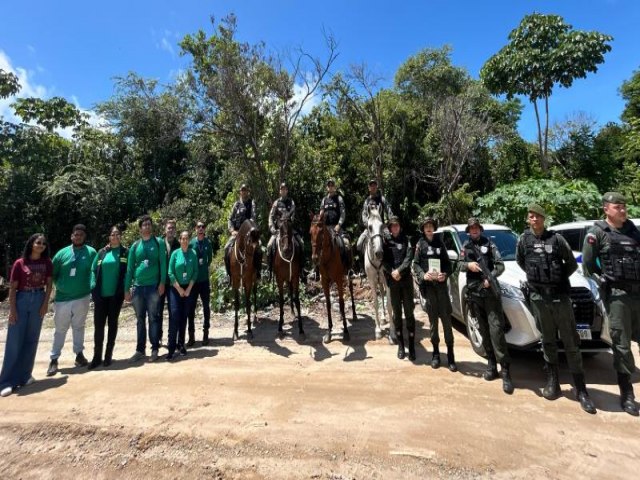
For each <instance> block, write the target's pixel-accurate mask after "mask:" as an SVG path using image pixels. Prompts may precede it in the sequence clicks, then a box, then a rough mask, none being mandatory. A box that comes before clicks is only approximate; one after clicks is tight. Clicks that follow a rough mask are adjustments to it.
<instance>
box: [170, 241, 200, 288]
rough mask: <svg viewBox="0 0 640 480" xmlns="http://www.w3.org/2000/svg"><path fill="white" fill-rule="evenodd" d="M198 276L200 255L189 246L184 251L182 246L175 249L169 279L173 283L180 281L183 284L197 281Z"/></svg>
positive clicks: (171, 259)
mask: <svg viewBox="0 0 640 480" xmlns="http://www.w3.org/2000/svg"><path fill="white" fill-rule="evenodd" d="M197 277H198V256H197V255H196V252H194V251H193V250H192V249H190V248H188V249H187V251H186V252H183V251H182V249H181V248H179V249H178V250H174V252H173V253H172V254H171V258H170V259H169V280H171V285H173V284H174V283H176V282H178V283H179V284H180V285H181V286H185V285H188V284H189V283H190V282H192V281H193V282H195V281H196V279H197Z"/></svg>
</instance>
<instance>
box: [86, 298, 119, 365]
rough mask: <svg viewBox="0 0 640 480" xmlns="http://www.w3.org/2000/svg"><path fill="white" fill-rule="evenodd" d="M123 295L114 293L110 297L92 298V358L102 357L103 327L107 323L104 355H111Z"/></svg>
mask: <svg viewBox="0 0 640 480" xmlns="http://www.w3.org/2000/svg"><path fill="white" fill-rule="evenodd" d="M123 301H124V296H122V295H114V296H111V297H99V296H96V298H95V299H94V305H95V311H94V315H93V322H94V326H95V330H94V334H93V342H94V353H93V356H94V358H99V359H102V345H103V343H104V327H105V325H108V327H109V330H108V333H107V348H106V351H105V357H107V358H111V356H112V355H113V347H114V345H115V343H116V335H117V334H118V317H119V316H120V309H121V308H122V302H123Z"/></svg>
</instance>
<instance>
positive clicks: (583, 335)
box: [576, 325, 592, 340]
mask: <svg viewBox="0 0 640 480" xmlns="http://www.w3.org/2000/svg"><path fill="white" fill-rule="evenodd" d="M576 330H577V331H578V336H579V337H580V340H591V339H592V337H591V329H590V328H589V326H588V325H584V326H583V325H578V326H577V327H576Z"/></svg>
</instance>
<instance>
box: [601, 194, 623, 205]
mask: <svg viewBox="0 0 640 480" xmlns="http://www.w3.org/2000/svg"><path fill="white" fill-rule="evenodd" d="M602 203H615V204H622V205H626V204H627V199H626V198H624V196H623V195H622V194H621V193H619V192H607V193H605V194H604V195H603V196H602Z"/></svg>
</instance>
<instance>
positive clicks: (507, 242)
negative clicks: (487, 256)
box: [458, 230, 518, 260]
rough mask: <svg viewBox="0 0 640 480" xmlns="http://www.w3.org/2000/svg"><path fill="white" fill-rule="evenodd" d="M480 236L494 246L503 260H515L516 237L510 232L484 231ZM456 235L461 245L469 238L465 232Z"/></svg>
mask: <svg viewBox="0 0 640 480" xmlns="http://www.w3.org/2000/svg"><path fill="white" fill-rule="evenodd" d="M482 234H483V235H484V236H485V237H488V238H489V239H490V240H491V241H492V242H493V243H495V244H496V247H498V250H499V251H500V255H501V256H502V259H503V260H515V259H516V245H517V243H518V236H517V235H516V234H515V233H513V232H512V231H511V230H485V231H484V232H482ZM458 235H460V243H461V244H462V245H463V244H464V242H466V241H467V239H468V238H469V235H468V234H467V233H465V232H458Z"/></svg>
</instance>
